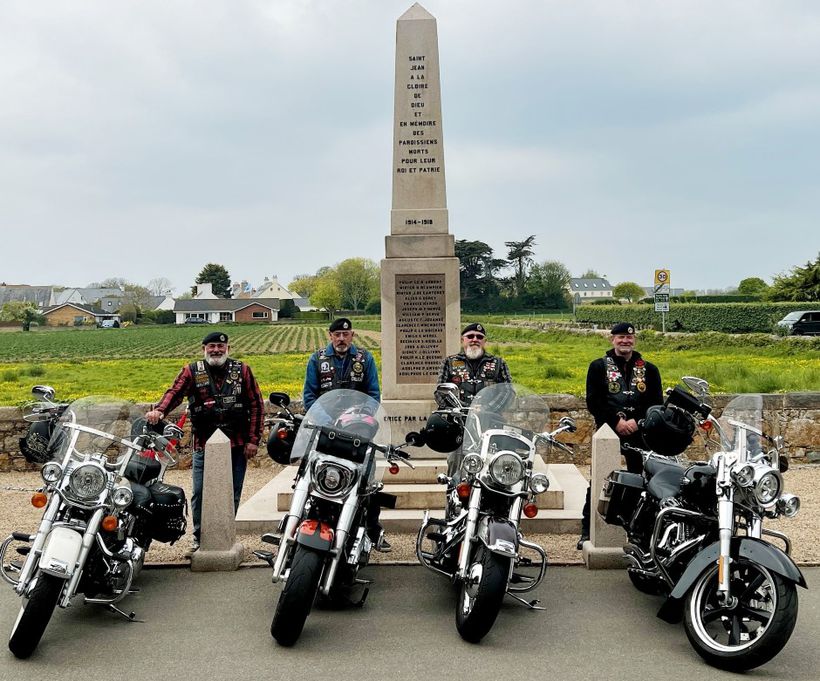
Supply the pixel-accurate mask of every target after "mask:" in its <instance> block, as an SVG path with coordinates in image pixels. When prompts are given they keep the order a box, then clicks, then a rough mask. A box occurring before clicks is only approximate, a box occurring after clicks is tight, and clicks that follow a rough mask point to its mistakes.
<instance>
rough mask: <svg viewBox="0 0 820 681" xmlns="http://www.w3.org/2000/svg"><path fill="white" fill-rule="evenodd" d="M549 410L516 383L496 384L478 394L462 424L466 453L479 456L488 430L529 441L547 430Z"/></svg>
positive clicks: (536, 396) (539, 399) (544, 404)
mask: <svg viewBox="0 0 820 681" xmlns="http://www.w3.org/2000/svg"><path fill="white" fill-rule="evenodd" d="M549 417H550V410H549V407H548V406H547V403H546V402H545V401H544V400H543V398H541V397H540V396H539V395H536V394H535V393H533V392H532V391H531V390H529V389H528V388H525V387H524V386H522V385H518V384H516V383H496V384H494V385H490V386H487V387H486V388H484V389H483V390H481V392H479V393H478V394H477V395H476V396H475V398H474V399H473V401H472V403H471V404H470V409H469V411H468V413H467V418H466V420H465V424H464V445H463V449H462V451H463V452H465V453H469V452H478V451H479V450H480V447H481V437H482V435H483V434H484V432H485V431H487V430H498V429H500V430H506V431H509V432H511V433H513V434H517V435H524V436H525V437H526V438H527V439H529V440H532V438H533V435H534V434H535V433H543V432H545V431H546V430H548V429H549Z"/></svg>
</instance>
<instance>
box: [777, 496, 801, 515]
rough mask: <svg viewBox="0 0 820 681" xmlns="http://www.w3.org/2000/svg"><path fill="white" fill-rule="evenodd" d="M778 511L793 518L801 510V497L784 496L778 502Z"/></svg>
mask: <svg viewBox="0 0 820 681" xmlns="http://www.w3.org/2000/svg"><path fill="white" fill-rule="evenodd" d="M777 510H778V511H780V512H781V513H782V514H783V515H784V516H786V517H787V518H793V517H794V516H796V515H797V512H798V511H799V510H800V497H798V496H796V495H794V494H784V495H783V496H781V497H780V498H779V499H778V500H777Z"/></svg>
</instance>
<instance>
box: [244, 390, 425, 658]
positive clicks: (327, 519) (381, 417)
mask: <svg viewBox="0 0 820 681" xmlns="http://www.w3.org/2000/svg"><path fill="white" fill-rule="evenodd" d="M410 439H412V436H411V438H410ZM389 442H390V421H389V420H388V419H387V417H386V415H385V413H384V410H383V409H382V407H381V406H380V405H379V403H378V402H377V401H376V400H374V399H373V398H371V397H369V396H368V395H365V394H364V393H361V392H358V391H355V390H332V391H330V392H328V393H325V394H324V395H322V396H321V397H320V398H319V399H318V400H317V401H316V402H315V403H314V404H313V405H312V406H311V408H310V409H309V410H308V413H307V414H306V415H305V418H304V420H303V421H302V424H301V425H300V427H299V431H298V434H297V435H296V439H295V442H294V444H293V448H292V450H291V462H292V463H295V464H298V465H299V468H298V472H297V475H296V480H295V483H294V486H293V498H292V501H291V504H290V509H289V510H288V512H287V515H286V516H285V517H284V518H283V520H282V523H281V524H280V528H279V530H280V532H279V533H277V534H265V535H263V536H262V540H263V541H265V542H267V543H270V544H274V545H276V546H278V547H279V549H278V552H277V553H276V554H275V556H274V554H273V553H271V552H269V551H255V552H254V553H255V554H256V555H257V556H258V557H259V558H261V559H262V560H265V561H266V562H267V563H268V564H269V565H270V566H271V567H272V568H273V582H274V583H276V582H279V581H284V586H283V587H282V592H281V594H280V595H279V602H278V604H277V606H276V613H275V614H274V616H273V621H272V623H271V635H272V636H273V638H275V639H276V641H277V643H279V644H280V645H284V646H291V645H293V644H294V643H296V641H297V640H298V639H299V636H300V635H301V633H302V630H303V628H304V625H305V621H306V619H307V617H308V615H309V614H310V611H311V609H312V607H313V602H314V600H316V598H317V596H318V597H319V598H320V599H322V600H324V601H326V602H328V603H330V604H332V605H341V604H352V605H358V606H360V605H363V604H364V601H365V599H366V598H367V594H368V588H367V585H368V584H370V582H369V581H367V580H363V579H359V578H358V572H359V570H360V569H361V568H363V567H365V566H366V565H367V563H368V561H369V559H370V553H371V551H372V550H373V549H374V548H376V549H377V550H378V549H381V548H384V546H383V541H384V539H383V531H382V530H381V527H380V526H379V525H378V521H377V518H378V510H379V507H380V506H386V507H392V506H395V497H392V496H391V495H387V494H384V493H383V492H381V490H382V488H383V485H382V483H381V477H382V475H383V473H384V470H385V468H386V467H389V468H390V469H391V472H393V473H397V472H398V465H397V464H398V462H400V461H401V462H403V463H405V464H407V465H408V466H410V464H409V463H408V462H407V461H406V459H407V458H408V455H407V454H406V453H405V452H403V451H402V448H403V447H405V446H406V445H401V446H399V447H393V446H392V445H390V444H389ZM407 444H413V443H412V442H408V443H407ZM411 467H412V466H411ZM359 585H361V586H364V590H363V592H362V594H361V597H360V598H359V600H358V601H356V602H354V601H353V600H352V599H351V598H350V597H349V593H350V592H351V590H352V589H353V588H355V587H357V586H359Z"/></svg>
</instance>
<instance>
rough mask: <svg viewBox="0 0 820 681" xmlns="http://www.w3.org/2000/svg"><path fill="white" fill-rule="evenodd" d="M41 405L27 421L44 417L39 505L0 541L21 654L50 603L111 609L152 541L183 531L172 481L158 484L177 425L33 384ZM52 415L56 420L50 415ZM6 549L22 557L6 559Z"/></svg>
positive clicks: (37, 633) (33, 640) (179, 495)
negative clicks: (155, 423) (31, 529)
mask: <svg viewBox="0 0 820 681" xmlns="http://www.w3.org/2000/svg"><path fill="white" fill-rule="evenodd" d="M33 392H34V394H35V396H37V397H38V398H40V400H41V402H40V403H39V404H38V405H36V406H35V408H34V409H33V410H32V414H31V415H30V419H34V420H36V419H46V420H48V419H53V423H52V424H51V426H50V428H49V429H48V430H49V431H50V433H51V435H50V438H49V442H48V445H47V446H46V447H45V448H43V449H42V453H43V454H47V455H48V458H49V460H48V461H47V462H46V463H44V464H43V466H42V469H41V471H40V473H41V475H42V478H43V481H44V483H45V484H44V486H43V488H42V489H40V490H38V491H36V492H35V494H34V495H33V496H32V498H31V503H32V504H33V505H34V506H35V507H36V508H43V509H45V510H44V513H43V518H42V520H41V521H40V525H39V527H38V529H37V531H36V532H35V533H34V534H30V533H28V532H19V531H18V532H13V533H12V534H11V535H10V536H9V537H8V538H6V539H5V541H3V543H2V544H0V566H2V570H0V576H2V578H3V579H4V580H5V581H6V582H8V583H9V584H10V585H11V586H12V587H13V588H14V591H15V592H16V593H17V595H19V596H20V597H22V599H23V604H22V606H21V607H20V612H19V614H18V615H17V619H16V620H15V622H14V626H13V627H12V630H11V637H10V638H9V649H10V650H11V652H12V653H14V655H15V656H16V657H19V658H27V657H29V656H30V655H31V654H32V653H33V652H34V650H35V649H36V648H37V645H38V644H39V642H40V639H41V638H42V636H43V633H44V632H45V630H46V627H47V626H48V623H49V621H50V619H51V616H52V614H53V612H54V608H55V607H56V606H60V607H61V608H67V607H70V606H71V605H72V602H71V601H72V599H73V598H74V597H75V596H76V595H77V594H79V593H82V594H84V596H85V598H84V602H85V603H90V604H96V605H102V606H106V607H107V608H108V609H110V610H111V611H113V612H116V613H118V614H120V615H122V616H123V617H125V618H127V619H129V620H132V621H133V620H134V619H135V618H136V615H135V613H133V612H131V613H126V612H124V611H123V610H120V609H119V608H118V607H117V604H118V603H119V602H120V601H121V600H122V599H123V598H125V597H126V596H127V595H128V594H129V592H130V590H131V584H132V582H133V580H134V579H135V578H136V576H137V575H138V574H139V572H140V569H141V568H142V564H143V561H144V558H145V552H146V551H147V550H148V547H149V545H150V543H151V541H152V540H157V541H161V542H170V543H174V542H175V541H176V540H177V539H179V538H180V537H181V536H182V535H183V534H184V533H185V526H186V514H187V505H186V501H185V493H184V491H183V490H182V489H180V488H179V487H174V486H171V485H166V484H164V483H163V482H162V478H163V476H164V474H165V470H166V468H167V467H168V466H169V465H171V464H173V463H174V459H173V458H172V457H171V455H170V454H169V451H170V450H171V449H172V445H173V440H175V439H178V438H179V437H180V436H181V435H182V430H181V429H180V428H179V427H178V426H176V425H173V424H167V425H165V426H164V430H163V432H162V433H157V432H156V431H155V430H153V429H152V428H151V427H150V426H148V425H147V424H146V422H145V420H144V418H143V417H142V413H141V411H140V410H138V409H137V408H136V407H135V405H133V404H130V403H128V402H125V401H122V400H117V399H116V398H112V397H101V396H93V397H86V398H83V399H80V400H77V401H75V402H72V403H71V404H69V405H67V406H65V405H56V404H55V403H53V402H52V399H53V397H54V391H53V389H51V388H49V387H48V386H37V387H36V388H35V389H34V391H33ZM58 413H60V414H61V415H60V416H59V418H56V414H58ZM12 547H14V548H15V549H16V553H17V554H19V555H22V556H25V561H24V562H23V563H22V565H20V564H19V563H17V562H16V561H14V560H7V554H9V552H10V550H11V549H12Z"/></svg>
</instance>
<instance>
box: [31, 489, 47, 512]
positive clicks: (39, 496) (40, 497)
mask: <svg viewBox="0 0 820 681" xmlns="http://www.w3.org/2000/svg"><path fill="white" fill-rule="evenodd" d="M47 503H48V497H47V496H46V495H45V493H44V492H35V493H34V494H32V495H31V505H32V506H34V508H43V506H45V505H46V504H47Z"/></svg>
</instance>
